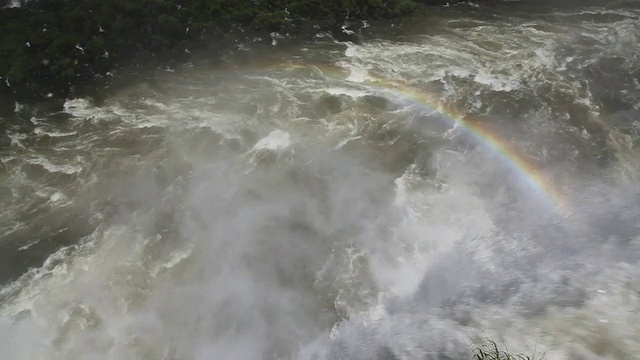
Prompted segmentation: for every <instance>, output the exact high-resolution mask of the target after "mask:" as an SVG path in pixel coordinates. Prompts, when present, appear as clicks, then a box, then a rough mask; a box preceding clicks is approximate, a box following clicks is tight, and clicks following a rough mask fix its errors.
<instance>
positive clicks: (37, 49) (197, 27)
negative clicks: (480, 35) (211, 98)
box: [0, 0, 461, 100]
mask: <svg viewBox="0 0 640 360" xmlns="http://www.w3.org/2000/svg"><path fill="white" fill-rule="evenodd" d="M457 2H461V0H233V1H232V0H136V1H132V0H33V1H28V2H26V3H25V2H23V4H22V6H19V7H10V5H11V4H14V5H15V3H16V2H15V1H5V3H4V4H2V2H1V1H0V5H2V6H3V7H2V8H0V96H3V97H11V98H13V99H16V100H35V99H44V98H64V97H68V96H75V95H79V94H82V93H84V92H86V91H87V90H88V89H90V88H92V87H96V86H99V85H106V84H110V83H112V82H113V78H114V77H117V76H118V74H120V73H123V72H126V71H131V70H132V69H138V70H141V71H144V70H145V69H146V70H150V69H153V68H157V67H161V66H168V65H171V64H176V63H179V62H183V61H187V60H188V59H189V57H190V56H191V50H190V49H194V51H195V49H199V48H203V47H204V48H208V49H211V48H213V50H214V51H215V50H218V51H220V52H221V51H224V50H225V49H227V48H229V47H230V46H231V45H234V44H235V45H237V44H238V43H242V42H245V41H251V40H253V41H257V40H256V39H261V41H264V42H267V41H268V42H271V39H272V36H273V35H274V34H279V35H284V36H286V37H289V38H297V39H308V38H311V37H313V36H314V35H316V34H318V33H319V32H329V33H331V34H332V35H333V36H334V37H335V38H337V39H339V40H350V39H351V38H350V36H352V35H350V32H349V31H345V26H347V24H359V25H354V26H353V28H354V30H355V31H356V32H357V31H358V30H359V28H361V27H362V24H363V23H364V21H381V20H392V19H400V18H402V17H404V16H408V15H410V14H412V13H415V12H417V10H418V9H420V8H424V7H426V6H432V5H447V4H452V3H457ZM349 30H351V29H349Z"/></svg>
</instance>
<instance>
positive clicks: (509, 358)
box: [472, 341, 535, 360]
mask: <svg viewBox="0 0 640 360" xmlns="http://www.w3.org/2000/svg"><path fill="white" fill-rule="evenodd" d="M473 353H474V354H473V358H472V359H473V360H534V359H535V356H534V357H530V356H525V355H511V354H509V353H508V352H507V351H505V350H500V349H499V348H498V344H496V343H495V342H494V341H488V343H487V344H483V345H480V346H478V347H477V348H476V349H475V350H474V352H473Z"/></svg>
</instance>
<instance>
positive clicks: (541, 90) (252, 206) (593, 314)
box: [0, 0, 640, 359]
mask: <svg viewBox="0 0 640 360" xmlns="http://www.w3.org/2000/svg"><path fill="white" fill-rule="evenodd" d="M372 28H373V27H372ZM366 30H367V31H369V30H371V29H366ZM371 31H374V30H371ZM375 31H377V35H375V36H369V37H367V38H366V39H365V40H364V41H363V42H362V43H361V44H353V43H349V42H346V43H345V42H338V41H335V40H333V39H332V38H331V37H330V36H328V35H322V34H320V35H319V36H318V37H317V38H316V40H315V41H313V42H309V43H305V44H297V45H291V44H289V45H287V46H280V45H278V46H274V47H273V48H272V49H266V50H265V49H258V48H256V46H257V45H256V46H254V45H252V44H243V45H241V46H239V47H238V49H237V51H233V52H230V53H228V54H226V55H225V58H224V60H225V62H226V64H227V65H222V66H220V65H216V66H212V65H210V64H209V62H207V61H201V62H194V63H193V64H188V65H186V66H184V67H183V68H180V69H173V70H170V71H169V69H168V70H167V71H161V72H159V73H158V74H157V78H156V79H155V80H154V81H149V82H146V83H136V84H132V85H131V86H130V87H128V88H127V89H125V90H122V91H120V92H119V93H117V94H115V95H113V96H109V97H108V98H107V99H105V100H104V101H101V102H99V103H98V102H94V101H91V100H90V99H83V98H77V99H70V100H68V101H67V102H66V103H65V105H64V110H63V111H51V110H47V109H45V108H43V107H35V106H30V105H26V104H16V107H15V113H13V114H9V115H5V116H3V118H1V119H0V122H1V124H2V126H3V132H2V134H0V136H1V137H0V146H1V150H0V164H1V165H0V176H1V178H2V182H1V183H0V271H1V272H0V283H1V284H2V285H1V288H0V348H2V349H3V350H2V357H3V358H5V359H469V358H471V352H472V350H473V348H474V347H476V346H478V345H479V344H482V343H483V342H486V340H488V339H490V340H494V341H496V342H498V343H499V344H501V346H502V345H504V346H506V347H507V348H508V349H509V350H510V351H511V352H513V353H523V354H528V355H533V354H534V353H535V355H536V356H537V357H539V356H542V355H544V358H545V359H602V358H605V359H640V277H639V276H640V263H639V259H640V187H639V186H638V181H639V179H640V153H639V152H638V145H639V142H640V50H639V49H640V2H638V1H625V2H611V1H604V0H603V1H602V2H601V5H598V3H597V2H591V3H590V4H589V5H580V6H579V5H569V4H567V5H566V6H562V7H560V8H557V9H552V8H551V7H548V6H547V5H544V6H543V4H534V5H527V4H525V3H523V4H520V3H514V2H508V3H502V4H497V5H496V4H494V5H480V6H471V5H460V6H451V7H448V8H442V9H433V10H430V11H429V13H428V14H422V15H420V16H417V17H416V18H414V19H408V20H406V21H404V23H403V24H402V26H399V25H396V26H393V27H388V28H386V29H384V28H381V27H380V26H378V27H377V28H375ZM277 40H278V39H274V43H275V42H277ZM380 79H387V80H388V81H391V82H393V83H394V84H404V85H403V86H406V88H411V89H413V91H414V92H415V91H416V89H417V90H418V91H420V92H422V93H424V94H428V97H429V98H431V99H436V101H437V102H438V104H430V106H427V105H425V104H421V103H419V102H416V101H415V98H412V97H411V96H409V95H407V94H406V91H404V93H403V90H402V89H398V88H395V89H394V88H393V87H390V86H385V85H384V83H382V85H381V81H380ZM388 83H389V82H387V84H388ZM436 108H441V109H445V108H446V109H449V113H451V112H454V110H455V112H456V113H458V114H459V115H460V116H461V117H464V118H465V120H466V121H467V122H468V123H469V122H472V123H474V124H476V125H478V126H482V128H483V129H485V130H486V132H487V133H491V134H493V135H492V136H495V137H497V138H500V139H502V141H504V142H505V143H508V144H509V146H510V148H511V149H515V150H516V151H517V152H518V153H519V154H520V155H519V156H520V158H521V159H526V161H527V162H528V163H530V164H532V165H533V166H534V167H535V168H536V169H538V170H537V171H538V173H539V175H540V176H542V177H544V179H546V180H544V181H545V182H546V183H547V184H548V186H547V187H546V188H544V187H543V188H540V187H536V186H535V182H532V181H531V176H532V173H531V172H529V173H527V172H525V171H523V169H522V168H518V166H516V164H514V163H513V162H511V161H510V160H509V159H508V158H505V156H503V155H501V154H499V153H498V152H496V149H495V146H492V144H490V143H489V142H488V141H486V140H485V139H483V138H482V137H481V136H478V135H474V134H473V133H472V132H471V131H470V130H469V129H467V128H466V127H465V125H464V124H462V123H460V122H458V123H456V122H454V121H452V120H451V119H450V118H448V117H447V116H445V115H443V114H439V113H438V112H436V111H435V110H436ZM451 109H453V110H451ZM509 156H511V157H512V158H513V156H515V155H514V154H509ZM550 184H553V185H550ZM550 187H553V188H555V189H556V191H557V192H558V193H559V194H560V195H559V196H553V194H551V193H550ZM556 195H557V194H556ZM558 197H561V198H562V199H563V200H560V199H558ZM561 201H563V202H564V203H565V204H566V206H565V207H564V209H561V208H563V207H562V206H560V205H561V204H559V203H560V202H561Z"/></svg>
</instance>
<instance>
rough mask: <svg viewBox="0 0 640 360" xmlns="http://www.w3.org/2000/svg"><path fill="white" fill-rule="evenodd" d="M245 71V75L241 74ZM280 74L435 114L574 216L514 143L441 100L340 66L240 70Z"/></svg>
mask: <svg viewBox="0 0 640 360" xmlns="http://www.w3.org/2000/svg"><path fill="white" fill-rule="evenodd" d="M229 70H231V71H232V72H234V73H237V72H238V71H237V70H240V69H238V68H235V69H233V70H232V69H227V70H226V71H225V70H222V72H223V73H228V72H229ZM242 70H244V71H242ZM277 70H288V71H290V70H305V71H312V72H315V73H318V74H320V75H322V76H324V77H328V78H331V79H335V80H340V81H347V82H349V83H351V84H352V85H357V86H363V87H367V88H370V89H376V90H378V91H380V92H382V93H385V92H386V93H387V94H391V95H393V96H395V97H398V98H401V99H406V100H408V101H410V102H412V103H414V104H417V105H419V106H421V107H423V108H426V109H427V110H429V111H430V112H435V113H438V114H439V115H441V117H442V118H444V119H446V121H448V122H449V123H450V124H451V125H453V126H457V127H459V128H462V129H464V130H466V132H467V133H468V134H469V135H471V136H472V137H473V138H474V139H475V140H476V141H477V142H478V143H479V144H482V145H484V146H485V148H487V149H488V150H490V151H491V152H492V153H494V154H496V155H497V156H498V157H499V158H500V159H502V161H503V163H504V164H505V165H506V166H507V167H508V168H510V169H512V170H513V173H514V174H516V175H517V177H518V178H519V179H521V181H522V182H523V183H525V184H526V185H527V187H528V188H530V189H532V190H533V191H534V193H535V194H536V195H538V198H540V199H542V200H544V201H545V202H547V203H549V204H551V206H552V208H554V209H555V211H557V213H558V214H561V215H563V216H565V215H570V214H571V213H572V210H571V206H570V204H569V202H568V200H567V198H566V197H565V195H564V193H563V191H561V190H560V189H559V188H558V186H556V184H555V183H554V181H553V180H552V179H551V178H550V177H549V176H547V175H546V174H545V173H543V172H542V171H541V170H540V169H539V168H538V167H537V166H536V164H534V163H533V161H531V160H530V159H528V158H527V157H526V156H525V155H524V154H522V153H521V152H520V151H519V150H518V149H517V148H516V147H515V146H514V145H513V144H512V143H510V142H509V141H507V140H506V139H503V138H501V137H500V136H498V135H497V134H494V133H493V132H492V131H490V129H488V128H486V127H483V125H482V123H481V122H479V121H471V119H468V117H467V116H465V115H463V114H458V113H456V112H455V111H454V110H453V109H448V108H446V107H445V106H443V105H441V104H440V103H439V101H438V99H436V98H434V97H432V96H430V95H429V94H427V93H425V92H424V91H422V90H420V89H419V88H417V87H415V86H412V85H410V84H407V83H405V82H402V81H398V80H391V79H388V78H385V77H383V76H380V75H376V74H372V73H371V72H368V73H367V77H368V80H367V81H353V80H350V79H349V75H350V74H349V71H348V70H346V69H344V68H343V67H340V66H337V65H328V64H309V63H303V64H300V63H280V64H273V63H271V64H264V63H263V64H261V66H254V67H250V68H244V69H241V71H242V72H246V73H249V74H256V73H259V74H264V72H265V71H277Z"/></svg>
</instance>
